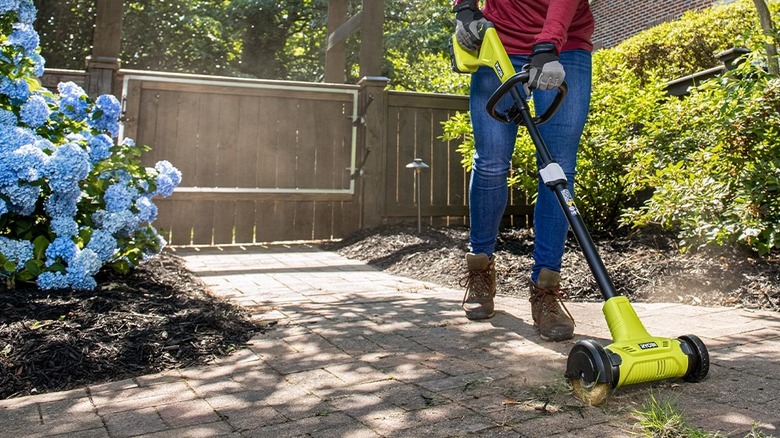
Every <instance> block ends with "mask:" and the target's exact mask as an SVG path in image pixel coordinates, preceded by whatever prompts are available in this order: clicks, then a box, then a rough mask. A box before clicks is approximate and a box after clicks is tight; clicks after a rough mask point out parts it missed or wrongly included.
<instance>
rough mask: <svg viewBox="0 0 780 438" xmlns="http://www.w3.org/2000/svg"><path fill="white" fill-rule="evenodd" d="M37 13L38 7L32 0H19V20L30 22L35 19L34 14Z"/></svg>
mask: <svg viewBox="0 0 780 438" xmlns="http://www.w3.org/2000/svg"><path fill="white" fill-rule="evenodd" d="M36 15H38V9H37V8H36V7H35V4H34V3H33V2H32V0H21V1H20V2H19V11H18V16H19V22H21V23H25V24H32V23H33V22H34V21H35V16H36Z"/></svg>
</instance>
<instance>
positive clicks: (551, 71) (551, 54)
mask: <svg viewBox="0 0 780 438" xmlns="http://www.w3.org/2000/svg"><path fill="white" fill-rule="evenodd" d="M527 68H528V73H529V79H528V84H527V89H526V92H529V91H530V90H533V89H536V90H552V89H555V88H558V87H560V85H561V84H562V83H563V80H564V79H565V78H566V72H565V71H563V65H561V63H560V62H558V51H557V50H556V49H555V45H554V44H553V43H538V44H534V47H533V52H532V53H531V62H529V63H528V66H527Z"/></svg>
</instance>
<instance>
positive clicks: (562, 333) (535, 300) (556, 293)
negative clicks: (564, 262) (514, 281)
mask: <svg viewBox="0 0 780 438" xmlns="http://www.w3.org/2000/svg"><path fill="white" fill-rule="evenodd" d="M529 286H530V287H531V298H530V301H531V315H533V317H534V326H536V328H537V329H538V330H539V336H541V337H542V339H544V340H545V341H564V340H566V339H571V338H572V337H574V318H573V317H572V316H571V313H569V309H567V308H566V306H565V305H564V304H563V295H562V293H561V274H559V273H558V272H555V271H551V270H549V269H545V268H543V269H542V271H541V272H539V279H538V280H537V282H536V283H534V282H533V281H530V280H529Z"/></svg>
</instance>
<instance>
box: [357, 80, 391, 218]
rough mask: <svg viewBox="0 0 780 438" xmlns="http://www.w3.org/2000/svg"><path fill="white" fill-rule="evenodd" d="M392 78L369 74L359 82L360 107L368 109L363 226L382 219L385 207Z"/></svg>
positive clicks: (361, 190) (364, 131)
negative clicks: (389, 104) (388, 107)
mask: <svg viewBox="0 0 780 438" xmlns="http://www.w3.org/2000/svg"><path fill="white" fill-rule="evenodd" d="M389 82H390V79H388V78H385V77H381V76H366V77H364V78H363V79H361V80H360V82H358V85H360V87H361V88H360V101H361V108H363V109H365V114H364V117H365V119H364V120H365V126H364V129H363V133H364V135H363V136H362V147H363V151H362V152H363V154H364V156H366V155H365V154H368V155H367V156H366V161H365V165H364V167H363V169H362V171H363V175H362V176H361V177H359V178H360V181H361V185H360V204H361V209H362V210H361V211H362V214H361V220H360V227H361V228H364V227H372V226H376V225H379V224H381V223H382V217H383V216H384V211H385V205H384V202H385V176H386V175H385V172H386V170H385V157H386V151H385V147H386V146H387V90H386V89H385V88H387V84H388V83H389Z"/></svg>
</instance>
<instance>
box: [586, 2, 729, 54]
mask: <svg viewBox="0 0 780 438" xmlns="http://www.w3.org/2000/svg"><path fill="white" fill-rule="evenodd" d="M716 3H730V1H724V0H592V1H591V4H590V7H591V10H592V11H593V16H594V18H595V19H596V30H595V32H594V34H593V43H594V45H595V47H596V48H609V47H613V46H615V45H617V44H618V43H619V42H621V41H623V40H624V39H626V38H628V37H631V36H633V35H636V34H637V33H639V32H641V31H643V30H645V29H648V28H650V27H653V26H655V25H657V24H661V23H663V22H666V21H672V20H676V19H678V18H680V15H682V14H683V12H686V11H690V10H694V9H696V10H700V9H705V8H708V7H710V6H712V5H713V4H716Z"/></svg>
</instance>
